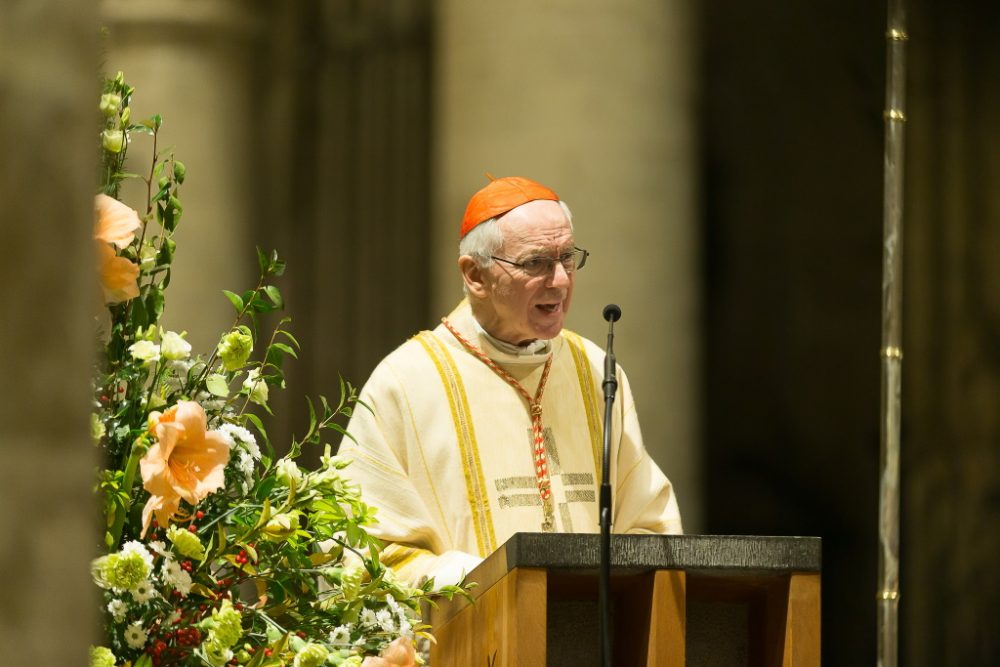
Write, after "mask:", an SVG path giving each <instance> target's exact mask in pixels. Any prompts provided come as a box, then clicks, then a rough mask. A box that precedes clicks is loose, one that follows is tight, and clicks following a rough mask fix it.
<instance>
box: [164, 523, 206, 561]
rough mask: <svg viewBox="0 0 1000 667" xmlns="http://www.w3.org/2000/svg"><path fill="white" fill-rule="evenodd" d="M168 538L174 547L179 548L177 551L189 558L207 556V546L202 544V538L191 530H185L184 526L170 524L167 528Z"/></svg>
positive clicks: (199, 558) (198, 558)
mask: <svg viewBox="0 0 1000 667" xmlns="http://www.w3.org/2000/svg"><path fill="white" fill-rule="evenodd" d="M167 539H168V540H170V541H171V542H173V544H174V547H176V549H177V553H179V554H180V555H182V556H186V557H187V558H195V559H197V560H201V559H202V558H204V557H205V547H204V545H202V543H201V540H199V539H198V536H197V535H195V534H194V533H192V532H191V531H189V530H184V529H183V528H178V527H177V526H170V528H168V529H167Z"/></svg>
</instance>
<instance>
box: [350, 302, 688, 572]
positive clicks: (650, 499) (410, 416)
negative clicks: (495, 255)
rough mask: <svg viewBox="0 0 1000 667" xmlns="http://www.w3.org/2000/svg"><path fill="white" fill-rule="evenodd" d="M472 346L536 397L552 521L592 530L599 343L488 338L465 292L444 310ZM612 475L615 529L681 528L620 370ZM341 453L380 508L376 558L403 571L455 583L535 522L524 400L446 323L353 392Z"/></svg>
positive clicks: (600, 401)
mask: <svg viewBox="0 0 1000 667" xmlns="http://www.w3.org/2000/svg"><path fill="white" fill-rule="evenodd" d="M448 321H449V322H450V323H451V325H452V326H453V327H454V328H455V329H456V330H457V331H458V332H459V333H460V334H461V335H462V336H463V337H464V338H465V339H466V340H467V341H469V342H471V343H472V344H474V345H476V346H477V347H478V348H479V349H480V350H482V351H483V352H484V353H485V354H486V355H487V356H488V357H489V358H491V359H493V360H494V361H495V362H496V363H497V364H498V365H499V366H501V367H502V368H503V369H505V370H506V371H507V372H508V373H510V374H511V375H512V376H514V378H516V379H517V380H518V381H519V382H520V383H521V385H522V386H523V387H524V388H525V389H526V390H527V391H528V393H529V394H531V395H532V396H534V395H535V390H536V388H537V386H538V383H539V380H540V378H541V374H542V369H543V367H544V365H545V361H546V360H547V358H548V356H549V354H551V355H552V356H553V360H552V366H551V369H550V371H549V377H548V380H547V383H546V386H545V388H544V391H543V396H542V400H541V407H542V425H543V428H544V438H545V450H546V455H547V457H548V472H549V476H550V479H551V498H552V508H553V510H554V526H552V529H554V530H555V531H558V532H567V533H568V532H579V533H596V532H599V530H600V527H599V524H598V488H599V486H600V481H601V480H600V474H601V450H602V437H603V436H602V429H603V420H604V398H603V391H602V389H601V382H602V380H603V367H604V351H603V350H601V349H600V348H599V347H598V346H597V345H595V344H594V343H592V342H590V341H589V340H586V339H584V338H581V337H580V336H578V335H576V334H574V333H572V332H570V331H566V330H563V331H562V333H560V334H559V336H558V337H556V338H554V339H553V340H552V341H551V344H550V345H549V346H546V347H547V350H546V351H545V352H543V353H540V354H531V353H528V354H513V353H511V352H509V351H504V350H502V349H500V347H498V346H496V345H494V344H493V343H491V341H490V338H489V336H487V335H486V334H485V333H484V332H483V331H482V330H481V329H480V328H479V327H478V326H477V324H476V323H475V320H474V319H473V317H472V313H471V309H470V308H469V305H468V303H467V302H463V303H462V304H460V305H459V307H458V308H456V310H455V311H454V312H453V313H452V314H451V315H449V316H448ZM618 380H619V388H618V394H617V398H616V401H615V406H614V417H613V424H612V426H613V430H612V452H611V454H612V461H611V479H612V496H613V519H612V521H613V526H612V529H613V531H614V532H616V533H626V532H630V533H645V532H649V533H680V532H682V528H681V518H680V513H679V511H678V509H677V501H676V498H675V496H674V493H673V489H672V487H671V485H670V482H669V481H668V480H667V478H666V477H665V476H664V474H663V473H662V472H661V471H660V469H659V467H657V465H656V463H655V462H654V461H653V460H652V459H651V458H650V457H649V455H648V454H647V453H646V450H645V448H643V446H642V436H641V434H640V432H639V422H638V420H637V418H636V414H635V406H634V404H633V401H632V392H631V391H630V390H629V384H628V379H627V378H626V376H625V374H624V373H623V372H622V371H621V369H619V372H618ZM361 400H362V401H363V402H364V403H366V404H367V405H368V406H370V407H371V411H369V410H366V409H365V408H364V407H361V406H358V407H357V408H356V409H355V411H354V415H353V417H352V419H351V422H350V424H349V426H348V431H349V432H350V433H351V435H352V436H353V437H354V438H355V439H356V440H357V443H358V444H355V443H354V442H352V441H351V440H350V439H348V438H345V439H344V442H343V445H342V449H341V451H340V454H341V455H343V456H345V457H347V458H350V459H353V463H352V464H351V465H350V466H348V467H347V468H346V469H345V470H344V471H343V472H344V474H345V476H346V477H348V478H350V479H353V480H355V481H357V482H359V483H360V484H361V489H362V494H363V497H364V499H365V501H366V502H368V503H369V504H371V505H373V506H375V507H376V508H377V509H378V513H377V515H376V517H377V519H378V520H379V525H378V526H375V527H373V529H372V530H371V531H370V532H371V533H372V534H374V535H376V536H378V537H380V538H381V539H383V540H385V541H387V542H389V543H391V544H390V545H389V546H388V547H387V548H386V551H385V553H384V554H383V557H382V560H383V562H385V563H386V564H387V565H391V566H392V567H393V568H394V569H395V570H396V571H397V573H398V574H399V575H400V576H401V577H403V578H404V579H408V580H416V579H419V578H420V577H422V576H423V575H428V576H433V577H435V578H436V580H437V583H438V584H445V583H454V582H456V581H457V580H458V579H460V577H461V575H462V574H463V573H464V572H468V571H469V570H471V569H472V568H473V567H474V566H475V565H476V564H477V563H478V562H479V561H480V560H482V559H483V558H484V557H485V556H487V555H489V554H490V553H492V552H493V551H494V550H495V549H496V548H497V547H498V546H500V545H501V544H503V543H504V542H505V541H506V540H507V539H508V538H509V537H511V535H513V534H514V533H517V532H522V531H523V532H538V531H541V530H543V520H544V516H543V515H544V512H543V502H542V499H541V496H540V494H539V488H538V484H537V480H536V475H535V466H534V462H533V446H532V433H531V415H530V414H529V408H528V405H527V403H526V401H525V399H524V398H523V397H522V396H521V394H519V393H518V392H517V391H516V390H515V389H514V388H513V387H511V386H510V385H509V384H507V382H505V381H504V380H503V379H502V378H501V377H499V376H498V375H497V374H496V373H495V372H494V371H493V370H492V369H490V368H489V367H488V366H487V365H486V364H485V363H483V361H481V360H480V359H479V358H477V357H476V356H474V355H473V354H471V353H470V352H469V351H467V349H466V348H465V347H463V345H462V343H460V342H459V341H458V339H456V337H455V336H454V335H453V334H452V333H451V332H450V331H448V330H447V329H446V328H445V327H444V326H443V325H439V326H438V327H437V328H436V329H434V331H424V332H421V333H419V334H417V335H416V336H414V337H413V338H411V339H410V340H408V341H407V342H406V343H404V344H403V345H401V346H400V347H399V348H397V349H396V350H395V351H394V352H392V353H391V354H390V355H389V356H388V357H386V358H385V359H384V360H383V361H382V362H381V363H380V364H379V365H378V367H377V368H376V369H375V371H374V373H372V376H371V378H370V379H369V380H368V382H367V384H366V385H365V386H364V388H363V389H362V391H361Z"/></svg>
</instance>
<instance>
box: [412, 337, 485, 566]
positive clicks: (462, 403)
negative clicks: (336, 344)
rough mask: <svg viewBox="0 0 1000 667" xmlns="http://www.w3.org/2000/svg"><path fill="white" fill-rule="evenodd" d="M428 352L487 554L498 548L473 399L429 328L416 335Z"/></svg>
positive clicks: (480, 544)
mask: <svg viewBox="0 0 1000 667" xmlns="http://www.w3.org/2000/svg"><path fill="white" fill-rule="evenodd" d="M416 339H417V341H419V342H420V344H421V345H422V346H423V348H424V351H426V352H427V355H428V356H429V357H430V358H431V361H433V362H434V367H435V368H437V371H438V374H439V375H440V376H441V384H442V386H443V387H444V391H445V394H446V395H447V397H448V406H449V407H450V408H451V418H452V421H453V422H454V424H455V438H456V439H457V440H458V448H459V454H460V456H461V459H462V472H463V473H464V474H465V487H466V491H467V496H468V500H469V509H470V510H471V512H472V523H473V526H474V528H475V531H476V546H477V547H478V549H479V555H480V556H482V557H484V558H485V557H486V556H487V555H488V554H491V553H493V551H494V550H495V549H496V536H495V534H494V532H493V516H492V513H491V512H490V500H489V497H488V496H487V495H486V479H485V477H484V476H483V470H482V466H481V464H480V460H479V447H478V445H477V444H476V431H475V428H474V426H473V424H472V419H471V414H470V411H469V399H468V396H467V395H466V393H465V385H464V384H463V383H462V377H461V376H460V375H459V373H458V369H457V368H456V366H455V360H454V359H452V357H451V354H449V353H448V350H447V349H446V348H445V347H444V345H443V344H442V343H441V341H439V340H438V339H437V338H436V337H435V336H434V334H432V333H431V332H429V331H425V332H422V333H420V334H418V335H417V336H416Z"/></svg>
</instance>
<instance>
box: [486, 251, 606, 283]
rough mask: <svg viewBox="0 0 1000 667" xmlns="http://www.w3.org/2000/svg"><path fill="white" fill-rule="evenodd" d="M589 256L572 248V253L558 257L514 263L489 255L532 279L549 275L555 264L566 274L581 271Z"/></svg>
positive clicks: (533, 258) (585, 252)
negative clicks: (560, 265) (559, 265)
mask: <svg viewBox="0 0 1000 667" xmlns="http://www.w3.org/2000/svg"><path fill="white" fill-rule="evenodd" d="M589 256H590V253H589V252H587V251H586V250H584V249H583V248H576V247H574V248H573V250H572V251H570V252H565V253H563V254H561V255H559V257H529V258H528V259H526V260H524V261H523V262H514V261H511V260H509V259H504V258H503V257H495V256H493V255H490V259H495V260H496V261H498V262H503V263H504V264H510V265H511V266H516V267H517V268H519V269H521V270H522V271H524V272H525V273H526V274H528V275H529V276H531V277H533V278H534V277H537V276H547V275H549V274H551V273H552V272H553V271H554V270H555V268H556V262H559V263H560V264H562V265H563V269H565V270H566V273H573V272H574V271H576V270H578V269H582V268H583V267H584V266H585V265H586V264H587V257H589Z"/></svg>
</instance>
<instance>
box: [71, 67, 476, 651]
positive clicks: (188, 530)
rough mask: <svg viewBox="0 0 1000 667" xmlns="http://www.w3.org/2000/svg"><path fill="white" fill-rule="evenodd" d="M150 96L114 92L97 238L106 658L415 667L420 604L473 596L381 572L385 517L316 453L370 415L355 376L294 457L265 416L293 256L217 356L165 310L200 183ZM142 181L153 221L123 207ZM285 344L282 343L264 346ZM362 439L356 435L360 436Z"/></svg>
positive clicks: (120, 81) (252, 296) (319, 410)
mask: <svg viewBox="0 0 1000 667" xmlns="http://www.w3.org/2000/svg"><path fill="white" fill-rule="evenodd" d="M133 92H134V90H133V88H132V87H131V86H129V85H128V84H127V83H126V82H125V80H124V77H123V76H122V74H121V73H119V74H118V75H117V76H116V77H115V78H113V79H109V80H107V81H106V82H105V86H104V90H103V94H102V96H101V101H100V109H101V111H102V113H103V118H104V128H103V131H102V133H101V143H102V172H101V173H102V178H101V181H102V182H101V188H100V193H99V194H98V195H97V196H96V199H95V217H96V221H95V227H94V241H95V243H96V245H97V256H98V259H99V277H100V284H101V288H102V290H103V294H104V301H105V303H106V305H107V317H105V318H104V324H103V326H102V332H101V353H100V355H99V357H100V359H99V363H98V368H97V370H96V373H95V379H94V405H95V412H94V414H93V415H92V435H93V438H94V441H95V443H96V444H97V446H98V447H99V448H100V450H101V451H102V453H103V456H104V460H105V464H106V466H107V467H106V468H105V469H103V470H101V471H100V473H99V479H98V484H97V488H98V493H99V494H100V496H101V499H102V503H103V510H104V516H105V518H106V526H105V528H106V531H105V535H104V538H105V539H104V545H103V546H104V550H105V554H104V555H103V556H101V557H99V558H97V559H96V560H95V561H94V563H93V566H92V574H93V578H94V581H95V582H96V584H97V585H98V586H100V588H101V589H102V591H103V605H104V608H105V611H106V613H105V630H106V632H105V635H106V645H104V646H99V647H94V648H93V649H92V650H91V658H90V664H91V665H92V666H93V667H115V666H130V667H154V666H155V667H161V666H167V665H184V666H194V665H210V666H212V667H222V666H223V665H245V666H246V667H277V666H279V665H293V666H294V667H318V666H320V665H334V666H336V665H355V666H360V665H365V666H366V667H369V666H372V667H375V666H378V665H412V664H415V663H416V662H419V661H420V658H418V657H417V656H415V653H414V639H415V637H416V636H420V635H423V636H429V635H427V633H426V627H425V626H423V625H421V624H420V622H419V616H418V610H419V606H420V603H421V602H422V601H424V600H430V598H432V597H433V596H436V595H444V596H448V597H451V596H452V595H454V594H456V593H459V594H462V593H464V591H463V590H462V589H461V588H458V587H443V588H441V589H434V588H433V583H432V582H427V583H426V584H424V585H423V586H422V587H419V588H414V587H411V586H408V585H406V584H404V583H402V582H401V581H398V580H397V579H396V578H395V577H394V576H393V573H392V571H391V570H390V569H388V568H387V567H385V566H384V565H382V563H380V561H379V550H380V546H381V545H380V544H379V542H378V541H377V540H376V539H375V538H373V537H371V536H370V535H368V533H367V532H366V531H365V526H368V525H370V524H371V523H372V522H373V521H374V510H373V508H371V507H369V506H367V505H366V504H365V503H364V502H363V501H362V499H361V496H360V490H359V489H358V488H357V487H356V486H355V485H352V484H351V483H349V482H347V481H346V480H345V479H343V478H342V477H341V474H340V471H341V470H343V468H344V467H345V466H346V465H347V463H346V462H345V461H342V460H340V459H338V457H336V456H334V455H332V454H331V447H330V445H329V444H326V445H325V453H324V454H323V456H322V458H321V463H320V465H319V467H318V468H317V469H315V470H308V469H305V468H304V467H300V466H299V464H298V463H297V462H296V458H298V457H299V455H300V453H301V452H302V449H303V447H306V446H314V447H320V446H323V438H324V434H326V433H328V432H330V431H333V432H338V433H340V434H343V435H347V433H346V431H345V429H344V427H343V425H342V424H341V422H342V421H343V420H344V419H346V418H348V417H350V414H351V411H352V410H353V409H354V408H355V407H357V406H359V405H361V404H360V403H359V402H358V400H357V395H356V392H355V390H354V388H353V387H351V386H350V385H349V384H347V383H345V382H343V381H341V383H340V400H339V402H338V403H337V404H336V405H331V404H330V403H328V402H327V400H326V399H325V398H322V397H321V398H320V400H319V405H318V406H316V405H315V404H314V403H313V402H312V401H310V402H309V413H310V419H309V424H308V428H307V429H306V432H305V435H304V436H303V437H302V438H296V439H293V442H291V443H290V447H289V450H288V453H287V454H285V455H284V456H279V455H278V454H277V453H276V452H275V449H274V448H273V446H272V444H271V442H270V440H269V438H268V436H267V432H266V430H265V428H264V424H263V423H262V421H261V419H260V418H259V417H258V415H257V414H255V413H254V411H253V410H254V409H258V410H265V411H268V412H270V409H269V407H268V400H269V391H270V390H271V389H272V388H281V387H283V386H284V380H283V373H282V364H283V361H284V360H285V359H286V358H287V357H293V358H295V357H297V356H298V353H299V351H300V347H299V344H298V342H297V341H296V339H295V337H294V336H293V335H292V333H291V332H290V331H289V330H288V324H289V321H290V318H288V317H284V318H282V319H280V320H279V321H278V323H277V325H276V326H274V327H273V330H272V331H271V333H270V335H269V336H268V337H267V338H266V339H265V338H264V337H262V336H261V335H260V331H261V324H262V322H261V320H262V317H261V316H263V315H266V314H268V313H272V312H274V311H277V310H280V309H281V308H282V307H283V303H282V297H281V293H280V291H279V289H278V288H277V287H276V286H275V285H274V284H273V280H274V278H276V277H277V276H280V275H281V274H282V272H283V270H284V263H283V262H282V261H281V260H280V259H279V258H278V256H277V254H276V253H273V252H272V253H265V252H261V251H259V250H258V267H259V275H260V278H259V280H258V282H257V285H256V286H255V287H254V288H253V289H250V290H247V291H244V292H242V293H239V294H237V293H235V292H228V291H227V292H224V294H225V296H226V297H227V298H228V300H229V301H230V303H231V304H232V306H233V308H234V309H235V316H234V321H233V325H232V327H231V328H230V329H229V330H228V331H225V332H223V333H222V335H221V337H220V340H219V343H218V345H217V346H216V347H215V349H214V350H212V351H211V354H209V355H208V356H207V357H206V356H203V355H196V354H195V353H194V352H193V351H192V347H191V345H190V344H189V343H188V342H187V340H185V336H186V333H185V332H179V333H178V332H175V331H167V330H164V329H163V328H162V327H161V326H160V317H161V315H162V313H163V308H164V292H165V290H166V289H167V287H168V285H169V282H170V274H171V263H172V260H173V257H174V253H175V251H176V243H175V241H174V239H173V236H174V231H175V230H176V229H177V226H178V224H179V222H180V220H181V217H182V214H183V206H182V205H181V201H180V199H179V196H180V195H179V192H180V189H181V186H182V185H183V184H184V179H185V175H186V171H185V167H184V165H183V163H181V162H180V161H178V160H176V159H175V158H174V156H173V153H172V152H171V151H163V152H158V150H157V136H158V133H159V129H160V125H161V119H160V117H158V116H153V117H152V118H149V119H147V120H143V121H141V122H135V121H133V120H132V118H131V110H132V107H131V98H132V95H133ZM142 135H146V136H148V137H150V138H151V140H152V145H153V151H152V152H153V158H152V163H151V165H150V167H149V171H148V173H147V174H145V175H142V176H139V175H136V174H130V173H128V172H126V171H125V157H126V153H127V151H128V147H129V144H130V142H131V141H132V140H133V137H140V136H142ZM130 178H141V179H142V180H143V181H144V182H145V185H146V202H145V205H144V207H143V209H142V210H143V213H142V214H141V215H140V214H139V213H138V212H137V211H136V210H134V209H132V208H131V207H129V206H128V205H126V204H125V203H123V202H122V201H120V200H119V188H120V185H121V184H122V182H123V181H124V180H125V179H130ZM263 340H266V343H265V344H264V345H261V344H260V343H261V341H263ZM348 437H349V436H348Z"/></svg>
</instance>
